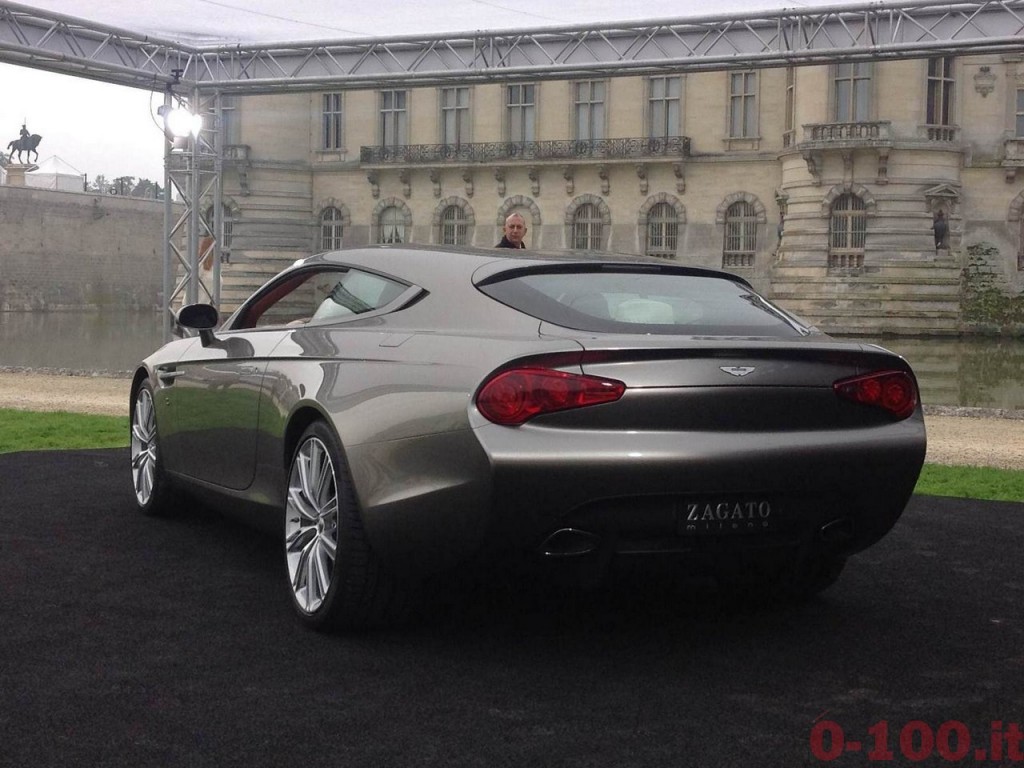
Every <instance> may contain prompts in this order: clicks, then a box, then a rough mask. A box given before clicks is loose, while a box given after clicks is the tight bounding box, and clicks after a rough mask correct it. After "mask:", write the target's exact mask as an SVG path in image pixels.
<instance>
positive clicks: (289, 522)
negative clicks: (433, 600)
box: [284, 421, 407, 629]
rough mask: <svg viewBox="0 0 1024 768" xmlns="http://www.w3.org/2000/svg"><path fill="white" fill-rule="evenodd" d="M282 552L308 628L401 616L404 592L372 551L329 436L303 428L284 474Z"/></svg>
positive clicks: (322, 429) (378, 622)
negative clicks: (285, 475)
mask: <svg viewBox="0 0 1024 768" xmlns="http://www.w3.org/2000/svg"><path fill="white" fill-rule="evenodd" d="M287 482H288V487H287V493H286V498H285V508H284V516H285V521H284V522H285V532H284V550H285V564H286V575H287V578H288V587H289V593H290V594H291V597H292V605H293V607H294V608H295V611H296V613H297V614H298V616H299V618H300V619H301V620H302V622H303V623H304V624H306V625H307V626H309V627H311V628H313V629H327V628H332V627H347V628H366V627H375V626H384V625H389V624H392V623H394V622H396V621H398V620H400V619H402V618H403V617H404V616H405V613H406V606H407V602H406V601H405V600H404V599H403V598H404V595H405V593H404V590H402V589H400V586H399V584H398V583H397V582H396V581H395V580H394V579H393V578H392V577H391V576H390V575H389V574H388V573H386V572H385V570H384V569H383V568H382V567H381V565H380V563H379V562H378V560H377V558H376V556H375V555H374V553H373V551H372V550H371V549H370V546H369V543H368V542H367V540H366V534H365V533H364V531H363V524H362V520H361V518H360V514H359V508H358V505H357V503H356V499H355V493H354V491H353V488H352V481H351V479H350V476H349V472H348V465H347V464H346V463H345V460H344V456H343V454H342V451H341V446H340V445H339V443H338V440H337V438H336V437H335V436H334V432H333V431H332V430H331V429H330V428H329V427H328V426H327V425H326V424H325V423H324V422H322V421H316V422H313V423H312V424H310V425H309V427H307V429H306V431H305V432H303V434H302V437H301V438H300V439H299V442H298V445H297V446H296V448H295V452H294V454H293V455H292V459H291V462H290V464H289V468H288V480H287Z"/></svg>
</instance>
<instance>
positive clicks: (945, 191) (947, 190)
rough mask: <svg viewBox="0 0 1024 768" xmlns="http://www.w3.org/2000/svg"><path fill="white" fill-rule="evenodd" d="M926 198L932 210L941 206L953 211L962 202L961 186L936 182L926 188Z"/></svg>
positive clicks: (929, 208)
mask: <svg viewBox="0 0 1024 768" xmlns="http://www.w3.org/2000/svg"><path fill="white" fill-rule="evenodd" d="M924 200H925V204H926V205H927V207H928V211H930V212H932V211H937V210H939V209H940V208H945V209H946V210H947V211H950V212H952V211H953V210H954V209H955V208H956V207H957V206H958V205H959V204H960V187H958V186H956V185H954V184H936V185H935V186H934V187H929V188H928V189H926V190H924Z"/></svg>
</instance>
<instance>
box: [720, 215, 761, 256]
mask: <svg viewBox="0 0 1024 768" xmlns="http://www.w3.org/2000/svg"><path fill="white" fill-rule="evenodd" d="M756 251H757V210H756V209H755V208H754V205H753V204H752V203H749V202H747V201H746V200H738V201H737V202H735V203H733V204H732V205H730V206H729V208H728V209H727V210H726V212H725V245H724V247H723V248H722V266H723V267H725V268H727V269H728V268H734V267H752V266H754V253H755V252H756Z"/></svg>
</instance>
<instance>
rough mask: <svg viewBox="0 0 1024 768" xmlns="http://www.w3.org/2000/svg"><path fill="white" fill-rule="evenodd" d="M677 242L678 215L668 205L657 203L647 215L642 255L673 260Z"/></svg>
mask: <svg viewBox="0 0 1024 768" xmlns="http://www.w3.org/2000/svg"><path fill="white" fill-rule="evenodd" d="M678 242H679V214H678V213H676V209H675V208H673V207H672V206H671V205H669V204H668V203H658V204H657V205H655V206H654V207H653V208H651V211H650V213H648V214H647V242H646V244H645V246H644V253H645V254H647V255H648V256H656V257H658V258H661V259H674V258H675V257H676V248H677V244H678Z"/></svg>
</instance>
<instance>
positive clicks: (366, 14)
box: [23, 0, 867, 45]
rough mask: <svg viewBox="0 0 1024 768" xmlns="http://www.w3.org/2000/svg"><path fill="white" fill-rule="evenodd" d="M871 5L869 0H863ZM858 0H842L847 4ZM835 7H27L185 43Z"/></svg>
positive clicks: (213, 0) (487, 0)
mask: <svg viewBox="0 0 1024 768" xmlns="http://www.w3.org/2000/svg"><path fill="white" fill-rule="evenodd" d="M861 1H862V2H867V0H861ZM851 2H852V3H857V2H858V0H843V4H845V5H850V4H851ZM835 4H837V3H836V2H835V0H795V1H794V0H716V2H715V3H714V4H713V5H712V4H708V3H705V2H701V0H644V2H642V3H636V4H633V3H623V2H621V0H445V1H444V2H443V3H434V4H432V5H430V6H429V7H426V6H418V5H417V4H416V3H415V2H413V0H377V1H376V2H373V3H355V2H343V3H339V2H337V0H302V2H301V3H285V2H282V0H247V1H246V2H244V3H243V2H237V1H236V2H227V1H225V2H221V1H220V0H172V1H171V2H156V0H91V1H90V2H88V3H83V2H81V0H34V1H33V2H27V3H24V4H23V5H24V6H26V7H30V8H36V9H39V10H43V11H49V12H52V13H59V14H64V15H67V16H72V17H75V18H79V19H86V20H88V21H91V22H94V23H96V24H102V25H106V26H110V27H118V28H121V29H126V30H131V31H133V32H136V33H142V34H146V35H150V36H153V37H158V38H162V39H165V40H172V41H175V42H178V43H182V44H186V45H216V44H223V43H268V42H281V41H285V40H291V41H307V42H308V41H313V40H340V39H348V38H358V37H380V38H393V37H396V36H399V35H413V34H415V35H422V34H430V33H448V32H467V31H473V30H490V31H509V32H510V31H512V30H516V29H524V28H536V27H546V26H555V27H564V26H566V25H571V24H572V25H574V24H601V23H604V22H618V21H635V20H637V19H658V18H660V19H666V18H680V17H685V16H694V15H707V14H709V13H713V14H716V15H722V14H726V13H740V12H750V11H763V10H770V9H781V8H783V7H789V8H793V7H800V8H807V7H815V6H826V5H835Z"/></svg>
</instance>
